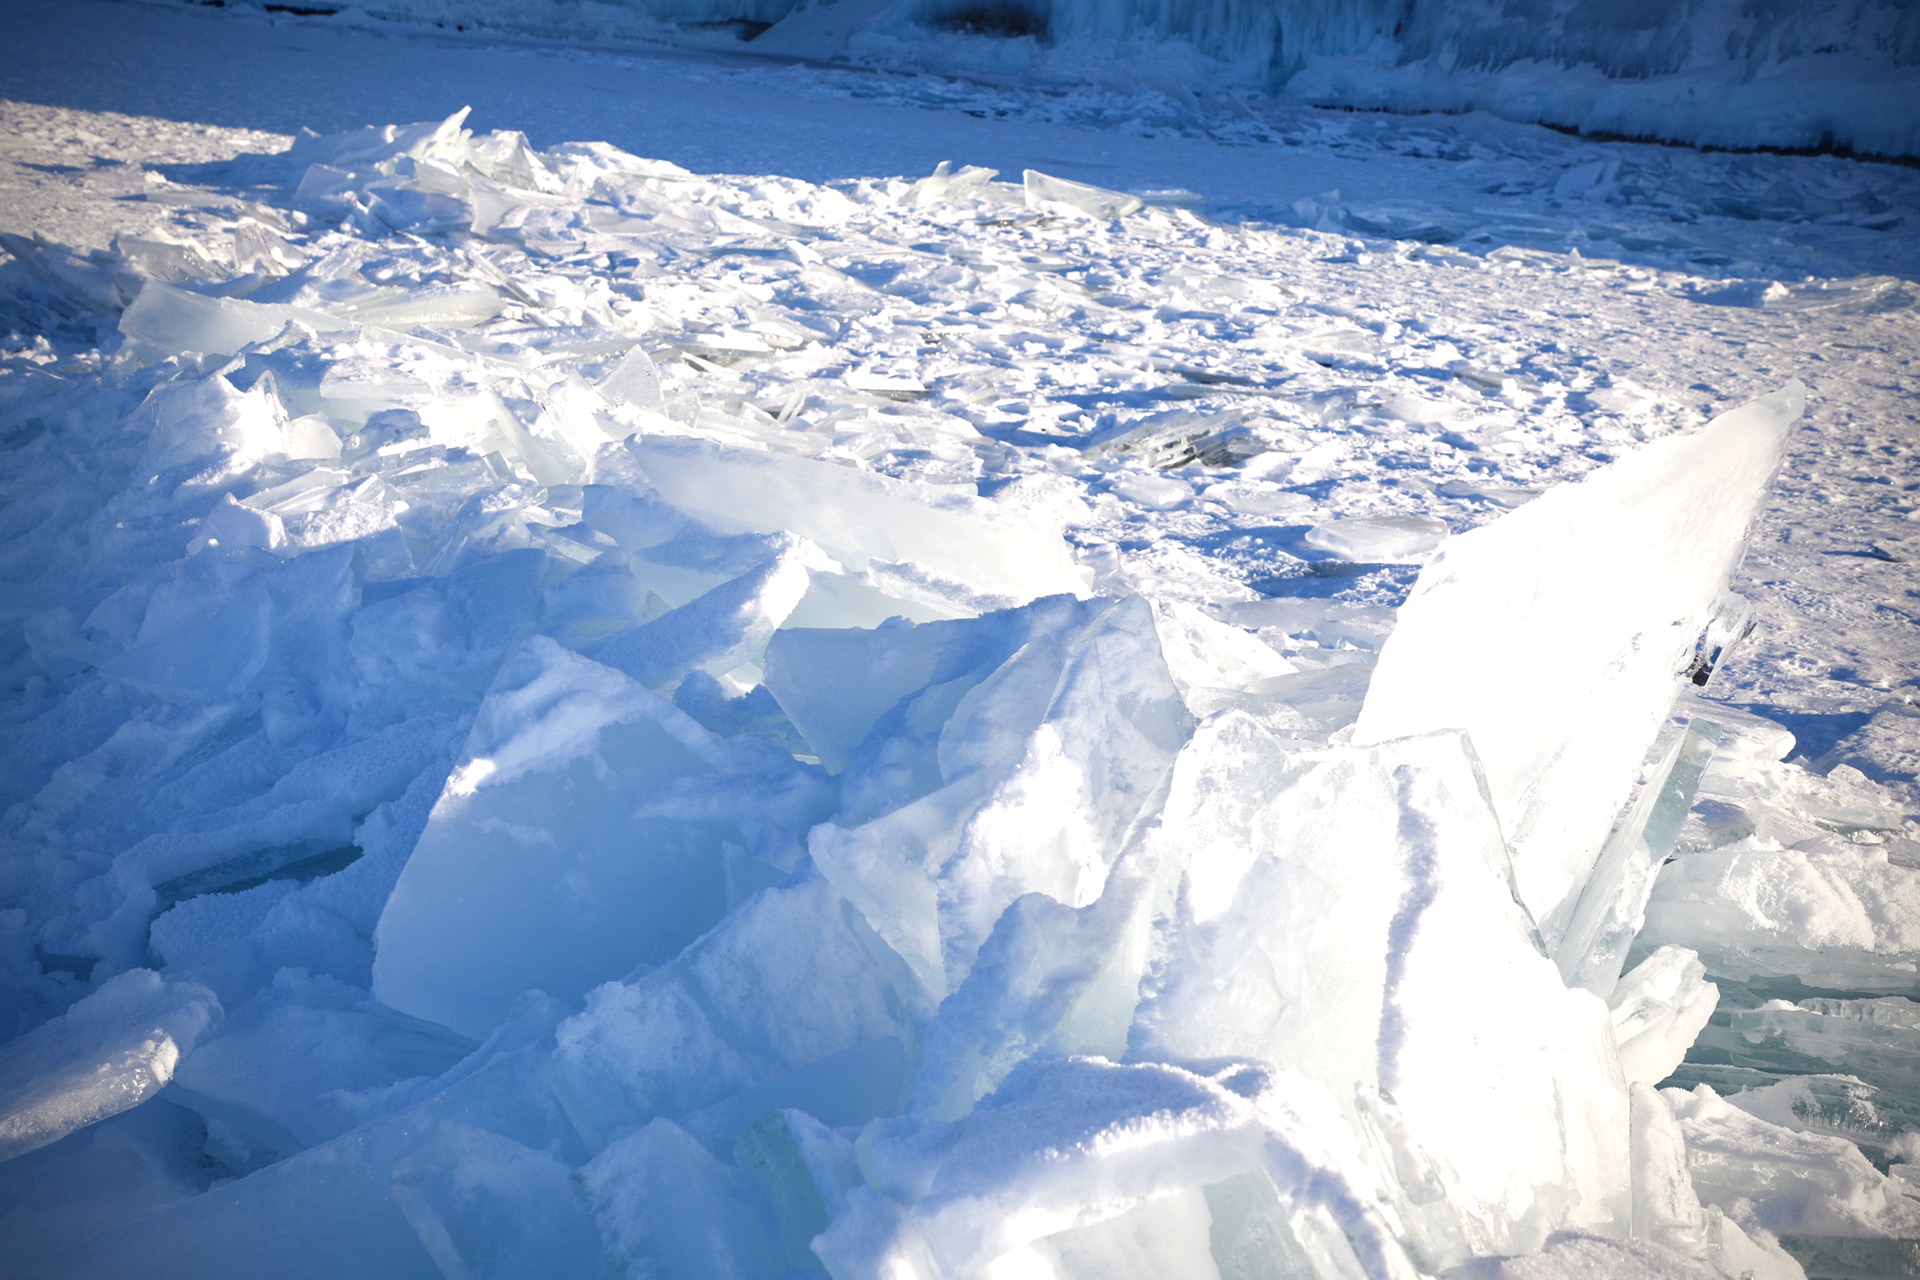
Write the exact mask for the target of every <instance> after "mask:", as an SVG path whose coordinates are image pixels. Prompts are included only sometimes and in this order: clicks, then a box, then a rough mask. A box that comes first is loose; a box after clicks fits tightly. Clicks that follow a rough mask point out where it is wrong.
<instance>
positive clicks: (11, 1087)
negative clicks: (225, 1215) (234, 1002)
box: [0, 969, 221, 1160]
mask: <svg viewBox="0 0 1920 1280" xmlns="http://www.w3.org/2000/svg"><path fill="white" fill-rule="evenodd" d="M220 1013H221V1010H220V1001H219V999H218V998H217V997H216V996H215V995H214V994H213V992H211V991H209V990H208V989H207V988H205V987H203V986H200V985H199V984H197V983H191V982H169V981H167V980H166V979H164V978H162V977H161V976H160V975H159V974H157V973H155V972H153V970H151V969H133V970H129V971H128V972H126V973H122V974H119V975H118V976H116V977H113V978H110V979H108V980H107V981H106V982H104V983H102V984H101V985H100V987H99V989H98V990H96V991H94V992H93V993H91V994H90V995H88V996H86V997H84V998H82V999H81V1000H79V1001H77V1002H76V1003H75V1004H74V1005H73V1006H72V1007H71V1008H69V1009H68V1010H67V1011H66V1012H65V1013H63V1014H61V1015H60V1016H59V1017H57V1018H55V1019H53V1020H52V1021H51V1022H46V1023H42V1024H41V1025H40V1026H38V1027H35V1028H34V1029H33V1030H32V1031H29V1032H28V1033H27V1034H26V1035H23V1036H21V1037H20V1038H19V1039H17V1040H15V1041H13V1042H11V1043H10V1044H8V1045H6V1046H5V1047H4V1048H0V1160H9V1159H12V1158H13V1157H14V1156H17V1155H21V1154H24V1153H25V1152H28V1151H32V1150H33V1149H34V1148H36V1147H43V1146H45V1145H47V1144H48V1143H49V1142H53V1141H56V1140H57V1139H59V1138H63V1137H65V1136H66V1135H67V1134H69V1133H72V1132H73V1131H74V1130H75V1129H79V1128H82V1127H83V1126H86V1125H89V1124H92V1123H93V1122H94V1121H96V1120H104V1119H106V1118H107V1117H108V1116H111V1115H117V1114H118V1113H120V1112H122V1111H125V1110H127V1109H129V1108H131V1107H137V1106H139V1105H140V1104H141V1103H142V1102H145V1101H146V1100H147V1099H148V1098H150V1097H152V1096H153V1095H154V1094H155V1093H157V1092H159V1091H160V1089H161V1088H162V1087H163V1086H165V1084H166V1083H167V1081H169V1080H171V1079H172V1078H173V1075H174V1072H175V1071H176V1070H178V1069H179V1066H180V1062H181V1059H182V1058H184V1057H185V1056H186V1055H187V1054H189V1053H191V1052H192V1051H193V1048H194V1046H195V1045H197V1044H198V1043H199V1042H200V1040H201V1038H202V1037H203V1036H205V1035H206V1034H207V1032H208V1031H209V1030H211V1029H212V1028H213V1027H214V1026H216V1025H218V1022H219V1019H220Z"/></svg>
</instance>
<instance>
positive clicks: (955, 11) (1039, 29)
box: [929, 0, 1049, 40]
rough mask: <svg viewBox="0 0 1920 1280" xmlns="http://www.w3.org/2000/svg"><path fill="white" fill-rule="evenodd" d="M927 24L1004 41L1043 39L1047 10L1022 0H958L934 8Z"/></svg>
mask: <svg viewBox="0 0 1920 1280" xmlns="http://www.w3.org/2000/svg"><path fill="white" fill-rule="evenodd" d="M929 23H930V24H931V25H932V26H933V27H935V28H936V29H938V30H941V31H955V32H959V33H960V34H962V35H970V36H995V37H998V38H1000V39H1004V40H1018V39H1023V38H1032V39H1035V40H1045V39H1046V38H1047V30H1048V26H1049V22H1048V15H1047V13H1046V11H1045V10H1044V9H1043V8H1041V7H1040V6H1039V5H1036V4H1031V3H1024V2H1023V0H960V3H957V4H955V3H949V4H945V5H941V6H940V7H938V8H936V9H935V10H934V12H933V13H932V14H930V15H929Z"/></svg>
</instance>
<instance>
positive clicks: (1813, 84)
mask: <svg viewBox="0 0 1920 1280" xmlns="http://www.w3.org/2000/svg"><path fill="white" fill-rule="evenodd" d="M323 9H324V6H323ZM349 12H350V13H352V14H357V15H361V16H372V17H377V18H390V19H397V20H402V21H410V22H427V23H432V24H434V25H437V26H442V27H445V26H460V27H462V28H463V29H464V28H465V27H466V26H468V25H475V26H481V27H488V28H493V29H496V30H502V31H511V32H516V33H531V34H536V35H541V36H547V37H557V38H561V39H569V38H571V39H595V38H602V39H604V38H615V39H625V40H642V41H648V40H675V39H694V40H697V41H705V42H708V43H711V42H713V41H715V40H718V41H720V42H721V43H722V44H723V45H726V46H729V47H733V48H736V49H738V50H740V51H742V52H748V53H755V52H757V53H764V54H767V55H769V56H772V57H778V58H809V59H826V60H837V59H852V60H854V61H858V62H866V63H871V64H874V65H879V66H897V67H923V68H927V69H931V70H936V71H943V72H947V73H952V74H957V75H961V76H965V75H969V74H991V75H995V76H1004V75H1007V74H1017V75H1033V76H1038V77H1040V78H1043V79H1051V80H1065V81H1082V82H1085V81H1091V82H1094V83H1097V84H1103V85H1109V86H1114V87H1121V86H1124V87H1128V88H1140V87H1147V88H1151V89H1158V90H1161V91H1163V92H1167V93H1171V94H1173V95H1175V96H1176V97H1178V96H1186V97H1188V98H1191V96H1192V95H1193V94H1194V93H1196V92H1199V93H1206V92H1211V91H1215V90H1230V91H1240V92H1248V91H1254V92H1261V91H1267V90H1272V89H1279V90H1280V91H1281V92H1282V93H1284V94H1285V95H1286V96H1287V97H1289V98H1291V99H1294V100H1297V101H1305V102H1310V103H1314V104H1318V105H1326V106H1341V107H1352V108H1359V109H1364V110H1384V111H1397V112H1425V111H1444V112H1460V111H1472V110H1484V111H1491V112H1493V113H1495V114H1497V115H1500V116H1504V117H1506V118H1509V119H1514V120H1522V121H1539V122H1543V123H1547V124H1552V125H1558V126H1562V127H1568V128H1575V129H1580V130H1583V131H1590V132H1600V133H1617V134H1623V135H1626V136H1629V137H1645V138H1657V139H1662V140H1669V141H1678V142H1688V143H1696V144H1706V145H1711V146H1717V147H1787V148H1813V149H1822V150H1824V149H1833V148H1838V149H1842V150H1852V151H1858V152H1865V153H1869V154H1876V155H1891V156H1912V155H1920V105H1917V104H1920V9H1916V8H1915V7H1914V6H1912V5H1910V4H1905V3H1902V2H1901V0H1837V2H1836V3H1832V4H1817V3H1807V2H1804V0H1803V2H1799V3H1795V2H1793V0H1785V2H1783V3H1773V4H1753V3H1747V2H1745V0H1681V2H1680V3H1675V4H1649V3H1618V4H1592V3H1577V2H1576V0H1512V2H1508V0H1464V2H1462V0H1451V2H1449V0H621V2H615V0H578V2H577V3H562V0H542V2H540V3H533V4H508V3H503V2H502V0H368V2H367V3H365V4H362V5H356V6H354V7H353V9H352V10H351V11H349ZM769 27H770V28H771V29H767V28H769ZM742 40H744V41H745V42H744V43H741V41H742Z"/></svg>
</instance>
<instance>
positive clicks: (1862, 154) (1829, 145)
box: [1411, 112, 1920, 169]
mask: <svg viewBox="0 0 1920 1280" xmlns="http://www.w3.org/2000/svg"><path fill="white" fill-rule="evenodd" d="M1411 114H1416V115H1417V114H1420V113H1418V112H1414V113H1411ZM1435 114H1441V115H1447V114H1457V113H1452V112H1438V113H1435ZM1540 127H1541V128H1543V129H1550V130H1552V131H1553V132H1554V133H1561V134H1565V135H1566V136H1567V137H1569V138H1585V139H1587V140H1588V141H1589V142H1634V143H1639V144H1641V145H1643V146H1650V147H1672V148H1673V149H1674V150H1676V151H1703V152H1716V151H1717V152H1723V153H1725V154H1727V155H1736V156H1838V157H1839V158H1840V159H1842V160H1863V161H1867V162H1869V163H1871V164H1892V165H1899V166H1900V167H1902V168H1905V169H1920V157H1916V156H1890V155H1883V154H1881V153H1880V152H1878V151H1860V150H1857V149H1855V148H1853V147H1850V146H1848V145H1847V144H1845V143H1843V142H1837V141H1835V140H1834V137H1833V135H1832V134H1831V133H1828V134H1824V135H1822V136H1821V139H1820V141H1819V143H1818V144H1817V145H1815V146H1811V147H1777V146H1769V145H1767V144H1764V143H1763V144H1760V145H1758V146H1751V147H1728V146H1716V145H1714V144H1713V143H1710V142H1680V141H1676V140H1675V139H1673V138H1662V137H1660V136H1659V135H1657V134H1652V133H1616V132H1614V131H1613V130H1611V129H1582V128H1580V127H1579V126H1578V125H1570V124H1554V123H1552V122H1550V121H1546V120H1542V121H1540Z"/></svg>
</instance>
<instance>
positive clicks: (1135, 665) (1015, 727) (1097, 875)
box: [808, 597, 1191, 996]
mask: <svg viewBox="0 0 1920 1280" xmlns="http://www.w3.org/2000/svg"><path fill="white" fill-rule="evenodd" d="M1075 613H1076V614H1077V616H1076V617H1075V618H1074V620H1073V625H1071V626H1067V627H1063V628H1061V629H1060V630H1059V631H1058V632H1056V633H1054V634H1046V633H1044V632H1043V633H1040V634H1037V635H1035V636H1034V637H1033V638H1032V639H1031V640H1030V641H1028V642H1027V643H1026V644H1024V645H1022V646H1021V647H1020V648H1019V649H1018V650H1016V651H1015V652H1014V653H1013V654H1012V655H1011V656H1010V657H1008V658H1007V659H1006V660H1005V661H1004V662H1003V663H1001V664H999V665H998V666H997V667H994V668H993V669H991V671H990V672H987V673H978V674H975V675H974V676H973V677H972V678H971V679H967V680H964V681H963V680H959V679H953V680H949V681H947V682H946V687H945V688H944V689H943V690H942V691H941V692H940V696H936V697H929V698H926V699H925V701H924V702H921V703H918V704H916V706H915V707H913V708H909V709H908V714H907V717H906V718H907V719H908V720H909V721H911V720H912V719H914V718H916V715H917V718H919V719H921V720H922V724H921V725H920V726H919V728H920V733H919V734H918V735H914V736H917V737H919V738H920V739H921V740H922V745H921V752H922V753H924V752H925V748H926V747H927V746H931V747H932V748H933V750H932V751H931V753H930V754H931V757H932V758H931V759H930V760H929V759H926V756H925V754H922V759H921V761H920V762H919V763H920V767H921V768H922V769H925V770H926V773H925V775H923V776H926V778H927V781H928V782H930V783H933V784H934V789H931V790H929V791H927V793H926V794H924V795H920V796H918V797H915V798H913V799H911V800H910V802H908V803H904V804H900V803H899V802H898V798H897V799H896V800H895V805H897V807H890V811H887V812H884V813H882V814H881V815H880V816H877V817H874V818H873V819H872V820H871V821H866V822H858V823H855V822H849V821H845V820H841V821H836V822H834V823H831V824H823V825H822V826H820V827H818V828H816V829H815V830H814V831H813V832H812V833H810V835H809V837H808V850H809V852H810V853H811V855H812V857H813V860H814V863H815V864H816V865H817V866H818V867H819V868H820V870H821V872H822V873H823V874H825V875H826V876H827V878H828V879H830V880H832V881H833V882H834V884H835V886H836V887H837V888H839V889H840V891H841V892H842V893H844V894H846V896H847V898H848V900H849V901H851V902H852V903H854V905H855V906H857V907H859V908H860V910H861V911H862V912H863V913H864V914H865V915H866V917H867V919H868V920H870V921H872V922H873V926H874V928H875V929H876V930H877V931H878V932H879V933H880V934H881V936H882V937H884V938H886V939H887V941H888V942H889V944H891V945H892V946H893V948H894V949H895V950H896V951H898V952H899V953H900V955H901V956H902V957H904V958H905V959H906V961H907V962H908V963H909V964H911V965H912V966H913V967H914V972H915V973H916V974H917V975H918V977H919V979H920V981H921V983H922V984H924V986H925V987H926V989H927V990H928V991H930V992H933V993H935V994H936V995H940V996H944V995H945V994H946V993H947V992H948V991H949V990H951V989H952V987H953V986H955V985H957V984H958V982H959V981H960V980H961V979H962V978H964V977H965V975H966V972H967V969H968V967H969V966H970V965H971V964H972V961H973V957H974V954H975V953H976V952H977V951H978V950H979V948H980V945H981V944H982V943H983V942H984V941H985V940H986V938H987V936H988V934H989V933H990V932H991V931H992V929H993V927H994V923H995V921H996V920H998V919H999V917H1000V915H1001V913H1002V912H1003V911H1005V910H1006V909H1007V907H1008V906H1009V905H1010V904H1011V903H1013V902H1014V901H1015V900H1016V899H1018V898H1020V897H1021V896H1022V895H1024V894H1028V893H1042V894H1045V895H1047V896H1048V897H1050V898H1052V899H1053V900H1055V901H1057V902H1061V903H1065V904H1067V905H1069V906H1084V905H1086V904H1087V903H1089V902H1092V901H1094V900H1095V899H1096V898H1098V897H1099V896H1100V894H1101V891H1102V889H1103V887H1104V885H1105V883H1106V878H1107V873H1108V871H1109V870H1110V869H1111V867H1112V866H1113V863H1114V860H1115V858H1116V857H1117V856H1118V854H1119V850H1120V845H1121V840H1122V838H1123V837H1124V836H1125V834H1126V831H1127V828H1128V827H1129V825H1130V824H1131V823H1132V822H1133V821H1134V820H1135V819H1136V818H1137V817H1138V816H1139V815H1140V813H1141V811H1142V807H1143V806H1144V805H1146V804H1148V803H1149V802H1150V801H1151V800H1152V799H1153V796H1154V790H1155V788H1156V786H1157V785H1158V783H1159V781H1160V779H1161V777H1162V776H1163V775H1164V773H1165V771H1166V769H1167V766H1168V765H1169V764H1171V762H1172V760H1173V758H1174V755H1175V753H1176V752H1177V751H1178V750H1179V748H1180V744H1181V742H1182V741H1183V739H1184V738H1185V736H1186V734H1187V732H1188V729H1189V727H1190V725H1191V719H1190V717H1189V716H1188V713H1187V710H1186V707H1185V705H1184V704H1183V703H1182V702H1181V700H1180V696H1179V692H1178V690H1177V689H1176V688H1175V686H1174V684H1173V680H1172V677H1171V676H1170V675H1169V674H1168V672H1167V668H1166V664H1165V662H1164V661H1163V660H1162V659H1161V657H1160V652H1159V641H1158V637H1157V632H1156V630H1155V627H1154V621H1153V614H1152V611H1151V610H1150V609H1149V608H1148V607H1147V605H1146V603H1145V602H1144V601H1143V600H1141V599H1139V598H1138V597H1132V598H1129V599H1124V600H1120V601H1116V602H1114V603H1112V604H1107V603H1105V602H1100V603H1099V604H1098V605H1096V606H1094V607H1088V608H1083V609H1079V610H1076V611H1075ZM989 625H991V624H989ZM968 686H970V687H968ZM930 692H931V691H930ZM902 727H906V726H904V725H903V726H902ZM906 736H907V735H902V737H906ZM891 745H892V744H884V745H882V746H881V747H880V748H879V749H878V750H877V751H876V755H877V756H878V763H879V764H880V765H882V766H886V767H887V774H893V775H896V779H897V775H898V773H899V772H902V770H901V769H900V767H899V766H900V765H903V764H906V763H907V759H908V758H910V757H906V752H904V751H900V752H890V751H889V750H888V747H889V746H891ZM929 766H930V767H929ZM882 776H883V777H885V776H887V775H886V774H883V775H882ZM908 776H909V777H911V776H912V775H911V774H909V775H908ZM903 780H904V779H897V780H896V781H894V783H893V787H894V789H895V790H896V792H899V791H902V790H904V788H901V787H900V785H899V782H900V781H903ZM908 794H909V795H910V794H911V792H908ZM900 798H904V797H900Z"/></svg>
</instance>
